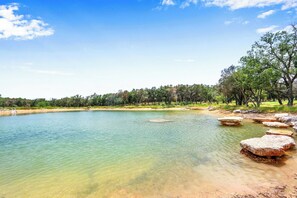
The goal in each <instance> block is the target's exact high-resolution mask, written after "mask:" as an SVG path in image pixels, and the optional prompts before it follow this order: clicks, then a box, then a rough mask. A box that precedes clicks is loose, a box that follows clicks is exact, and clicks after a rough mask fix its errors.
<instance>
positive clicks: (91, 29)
mask: <svg viewBox="0 0 297 198" xmlns="http://www.w3.org/2000/svg"><path fill="white" fill-rule="evenodd" d="M296 21H297V0H34V1H33V0H15V1H8V0H0V94H1V95H2V97H25V98H31V99H33V98H47V99H50V98H61V97H66V96H73V95H76V94H80V95H83V96H87V95H91V94H93V93H97V94H104V93H111V92H117V91H118V90H131V89H133V88H146V87H147V88H150V87H153V86H156V87H158V86H160V85H169V84H171V85H177V84H195V83H196V84H198V83H199V84H200V83H203V84H210V85H213V84H216V83H217V81H218V79H219V78H220V72H221V70H222V69H224V68H226V67H228V66H230V65H232V64H234V65H237V64H238V61H239V59H240V57H242V56H244V55H245V54H246V52H247V51H248V50H249V49H250V48H251V45H252V44H253V43H254V42H255V41H257V40H259V39H260V37H261V35H263V34H264V33H266V32H268V31H271V32H274V31H279V30H283V29H286V28H288V26H289V25H290V24H292V23H296Z"/></svg>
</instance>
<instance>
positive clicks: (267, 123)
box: [263, 122, 289, 128]
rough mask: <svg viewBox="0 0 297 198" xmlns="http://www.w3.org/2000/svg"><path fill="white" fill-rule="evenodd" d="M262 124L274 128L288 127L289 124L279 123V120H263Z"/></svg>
mask: <svg viewBox="0 0 297 198" xmlns="http://www.w3.org/2000/svg"><path fill="white" fill-rule="evenodd" d="M263 125H264V126H267V127H274V128H288V127H289V125H287V124H284V123H281V122H263Z"/></svg>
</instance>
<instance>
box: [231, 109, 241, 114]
mask: <svg viewBox="0 0 297 198" xmlns="http://www.w3.org/2000/svg"><path fill="white" fill-rule="evenodd" d="M233 113H241V110H240V109H235V110H234V111H233Z"/></svg>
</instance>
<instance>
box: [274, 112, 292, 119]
mask: <svg viewBox="0 0 297 198" xmlns="http://www.w3.org/2000/svg"><path fill="white" fill-rule="evenodd" d="M285 116H289V114H287V113H277V114H275V115H274V117H275V118H276V119H279V118H281V117H285Z"/></svg>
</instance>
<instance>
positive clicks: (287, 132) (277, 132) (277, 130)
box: [266, 129, 293, 137]
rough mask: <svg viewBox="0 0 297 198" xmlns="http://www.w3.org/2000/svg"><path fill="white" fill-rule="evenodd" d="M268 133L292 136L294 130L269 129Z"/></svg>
mask: <svg viewBox="0 0 297 198" xmlns="http://www.w3.org/2000/svg"><path fill="white" fill-rule="evenodd" d="M266 134H267V135H285V136H289V137H292V136H293V131H290V130H288V129H287V130H286V129H269V130H268V131H266Z"/></svg>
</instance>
